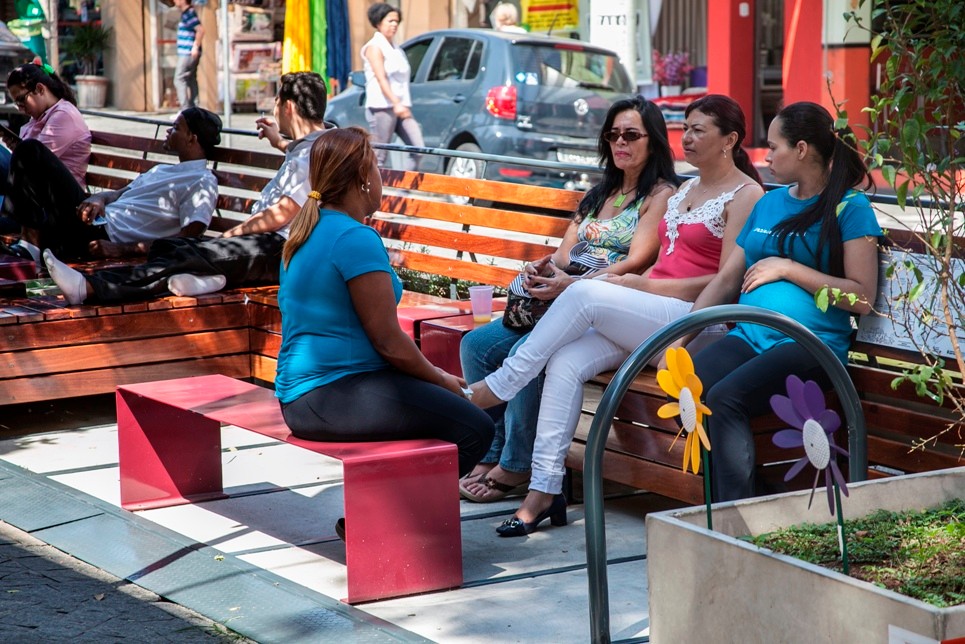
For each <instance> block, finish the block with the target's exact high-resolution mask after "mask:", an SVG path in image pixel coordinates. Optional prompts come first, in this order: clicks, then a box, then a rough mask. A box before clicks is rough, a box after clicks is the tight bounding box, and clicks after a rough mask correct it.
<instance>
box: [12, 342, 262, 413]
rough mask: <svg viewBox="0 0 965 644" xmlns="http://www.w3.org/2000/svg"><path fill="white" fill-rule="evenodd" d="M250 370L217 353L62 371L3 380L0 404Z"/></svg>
mask: <svg viewBox="0 0 965 644" xmlns="http://www.w3.org/2000/svg"><path fill="white" fill-rule="evenodd" d="M249 373H250V364H249V360H248V356H247V355H244V354H238V355H234V356H219V357H216V358H201V359H195V360H183V361H178V362H166V363H160V364H149V365H133V366H130V367H116V368H112V369H96V370H93V371H85V372H83V377H79V376H78V374H76V373H62V374H56V375H49V376H35V377H32V378H18V379H14V380H9V381H5V382H4V383H3V386H2V387H0V405H13V404H21V403H29V402H36V401H39V400H51V399H57V398H72V397H74V396H92V395H94V394H106V393H112V392H113V391H114V389H115V388H116V387H117V385H119V384H127V383H133V382H147V381H150V380H153V379H155V378H178V377H183V376H185V375H198V376H200V375H206V374H224V375H226V376H231V377H234V378H247V377H248V374H249Z"/></svg>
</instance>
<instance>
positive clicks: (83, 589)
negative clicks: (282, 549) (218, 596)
mask: <svg viewBox="0 0 965 644" xmlns="http://www.w3.org/2000/svg"><path fill="white" fill-rule="evenodd" d="M0 580H2V584H0V587H2V590H0V641H2V642H17V643H22V644H31V643H34V642H37V643H40V642H44V643H47V642H67V641H73V642H125V641H131V642H178V643H179V644H181V643H185V644H193V643H199V644H200V643H203V642H245V641H248V640H245V639H244V638H242V637H240V636H238V635H236V634H235V633H232V632H230V631H228V630H227V629H226V628H225V627H224V626H222V625H220V624H216V623H214V622H212V621H211V620H209V619H206V618H204V617H201V616H200V615H198V614H197V613H194V612H193V611H190V610H188V609H186V608H184V607H182V606H179V605H178V604H173V603H171V602H168V601H164V600H163V599H161V598H160V597H158V596H157V595H155V594H154V593H152V592H150V591H148V590H145V589H143V588H141V587H140V586H137V585H135V584H132V583H130V582H127V581H124V580H121V579H118V578H116V577H114V576H112V575H109V574H107V573H106V572H104V571H102V570H99V569H97V568H95V567H93V566H89V565H87V564H85V563H84V562H82V561H79V560H77V559H74V558H73V557H70V556H68V555H65V554H64V553H63V552H61V551H60V550H57V549H56V548H53V547H51V546H49V545H47V544H46V543H44V542H42V541H39V540H37V539H35V538H33V537H32V536H30V535H29V534H27V533H26V532H24V531H22V530H19V529H17V528H15V527H14V526H11V525H10V524H8V523H5V522H3V521H0Z"/></svg>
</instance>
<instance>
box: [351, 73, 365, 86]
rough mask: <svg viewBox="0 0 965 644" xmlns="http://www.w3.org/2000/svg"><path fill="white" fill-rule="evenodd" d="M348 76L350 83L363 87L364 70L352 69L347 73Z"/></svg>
mask: <svg viewBox="0 0 965 644" xmlns="http://www.w3.org/2000/svg"><path fill="white" fill-rule="evenodd" d="M348 78H349V80H350V81H352V84H353V85H355V86H357V87H358V88H359V89H363V90H364V89H365V72H363V71H354V72H352V73H350V74H349V75H348Z"/></svg>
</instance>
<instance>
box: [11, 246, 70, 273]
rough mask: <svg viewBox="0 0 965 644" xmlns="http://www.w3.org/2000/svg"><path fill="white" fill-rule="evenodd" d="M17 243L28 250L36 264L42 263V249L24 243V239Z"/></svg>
mask: <svg viewBox="0 0 965 644" xmlns="http://www.w3.org/2000/svg"><path fill="white" fill-rule="evenodd" d="M17 243H18V244H19V245H20V247H21V248H24V249H26V250H27V252H28V253H30V256H31V257H33V260H34V261H35V262H39V261H40V249H39V248H37V247H36V246H34V245H33V244H31V243H30V242H28V241H24V240H23V239H21V240H20V241H19V242H17ZM72 270H73V269H72Z"/></svg>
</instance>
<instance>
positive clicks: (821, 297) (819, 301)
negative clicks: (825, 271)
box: [814, 286, 829, 313]
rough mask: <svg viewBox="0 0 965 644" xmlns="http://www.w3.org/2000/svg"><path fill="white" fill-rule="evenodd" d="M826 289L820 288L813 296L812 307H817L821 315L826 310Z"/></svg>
mask: <svg viewBox="0 0 965 644" xmlns="http://www.w3.org/2000/svg"><path fill="white" fill-rule="evenodd" d="M828 290H829V289H828V287H827V286H822V287H821V288H820V289H818V292H817V293H815V294H814V305H815V306H817V307H818V308H819V309H820V310H821V312H822V313H826V312H827V310H828Z"/></svg>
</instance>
